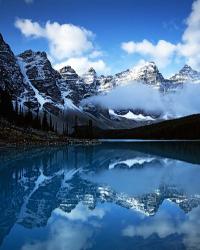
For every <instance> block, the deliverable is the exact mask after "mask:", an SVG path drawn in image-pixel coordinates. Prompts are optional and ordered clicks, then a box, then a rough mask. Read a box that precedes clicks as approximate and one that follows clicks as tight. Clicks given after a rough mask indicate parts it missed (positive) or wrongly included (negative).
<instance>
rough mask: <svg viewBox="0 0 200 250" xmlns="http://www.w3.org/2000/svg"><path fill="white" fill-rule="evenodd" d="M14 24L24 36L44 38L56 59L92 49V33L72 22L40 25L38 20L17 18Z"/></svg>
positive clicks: (78, 54) (80, 53) (77, 54)
mask: <svg viewBox="0 0 200 250" xmlns="http://www.w3.org/2000/svg"><path fill="white" fill-rule="evenodd" d="M15 26H16V27H17V28H18V29H19V30H20V31H21V32H22V34H24V35H25V36H26V37H35V38H40V37H41V38H46V39H47V40H48V42H49V50H50V54H51V56H53V57H54V58H55V59H57V60H63V59H66V58H69V57H73V56H80V55H82V54H84V53H85V52H87V51H89V50H92V49H93V43H92V38H93V36H94V34H93V33H92V32H91V31H90V30H87V29H85V28H83V27H79V26H75V25H73V24H59V23H57V22H53V23H51V22H50V21H48V22H46V24H45V26H44V27H42V26H41V25H40V24H39V23H38V22H32V20H30V19H17V20H16V22H15Z"/></svg>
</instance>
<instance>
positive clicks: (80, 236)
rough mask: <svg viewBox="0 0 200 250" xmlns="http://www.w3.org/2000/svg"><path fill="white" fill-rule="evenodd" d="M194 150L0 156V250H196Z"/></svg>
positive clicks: (199, 241)
mask: <svg viewBox="0 0 200 250" xmlns="http://www.w3.org/2000/svg"><path fill="white" fill-rule="evenodd" d="M199 152H200V144H199V143H198V142H194V143H189V142H187V143H177V142H173V143H172V142H171V143H169V142H168V143H158V142H155V143H130V142H126V143H125V142H124V143H123V142H118V143H112V142H107V143H102V144H100V145H95V146H64V147H49V148H45V147H37V148H32V149H31V148H29V149H27V148H20V149H18V150H17V149H10V150H8V149H7V150H1V152H0V189H1V193H0V249H1V250H2V249H4V250H10V249H15V250H18V249H20V250H40V249H41V250H45V249H48V250H53V249H57V250H62V249H68V250H81V249H119V250H121V249H123V250H126V249H200V233H199V232H200V182H199V180H200V166H199V164H200V156H199Z"/></svg>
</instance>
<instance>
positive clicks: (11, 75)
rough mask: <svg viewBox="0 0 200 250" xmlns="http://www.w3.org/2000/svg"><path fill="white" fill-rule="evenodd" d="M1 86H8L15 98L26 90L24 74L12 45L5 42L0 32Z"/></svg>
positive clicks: (3, 87)
mask: <svg viewBox="0 0 200 250" xmlns="http://www.w3.org/2000/svg"><path fill="white" fill-rule="evenodd" d="M0 87H1V88H2V89H5V88H7V89H8V90H9V91H10V93H11V94H12V96H13V98H17V97H18V96H20V95H21V94H22V93H23V92H24V91H25V87H24V82H23V75H22V73H21V70H20V67H19V65H18V63H17V59H16V58H15V56H14V54H13V52H12V50H11V49H10V46H9V45H8V44H6V43H5V41H4V39H3V37H2V35H1V34H0Z"/></svg>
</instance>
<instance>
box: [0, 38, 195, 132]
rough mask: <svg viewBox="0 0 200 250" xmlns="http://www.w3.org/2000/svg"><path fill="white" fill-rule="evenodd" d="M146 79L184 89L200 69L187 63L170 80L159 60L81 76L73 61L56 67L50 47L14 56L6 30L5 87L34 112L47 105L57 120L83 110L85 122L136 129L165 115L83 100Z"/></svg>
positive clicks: (1, 54)
mask: <svg viewBox="0 0 200 250" xmlns="http://www.w3.org/2000/svg"><path fill="white" fill-rule="evenodd" d="M131 81H140V82H142V83H143V84H146V85H149V86H151V87H153V88H156V89H158V90H159V91H161V92H162V93H166V92H167V93H168V92H171V91H178V89H179V88H180V87H181V86H183V85H184V84H186V83H187V82H193V83H200V72H197V71H195V70H193V69H192V68H191V67H190V66H188V65H185V66H184V67H183V68H182V69H181V70H180V71H179V72H178V73H177V74H175V75H174V76H172V77H171V78H170V79H165V78H164V77H163V75H162V74H161V73H160V72H159V70H158V68H157V66H156V64H155V63H154V62H148V63H146V64H145V65H143V66H141V67H135V68H133V69H132V70H130V69H128V70H126V71H123V72H120V73H118V74H115V75H113V76H112V75H110V76H103V75H101V76H98V75H97V73H96V71H95V69H93V68H90V69H89V70H88V71H87V72H86V73H85V74H83V75H82V76H79V75H78V74H77V73H76V72H75V70H74V69H73V68H72V67H71V66H67V65H66V66H65V67H63V68H62V69H60V70H59V71H56V70H55V69H54V68H53V67H52V65H51V63H50V61H49V59H48V57H47V54H46V53H45V52H34V51H32V50H27V51H25V52H23V53H21V54H19V55H14V53H13V52H12V50H11V48H10V46H9V45H8V44H7V43H6V42H5V41H4V39H3V36H2V35H0V88H2V89H5V88H6V89H7V90H8V91H9V92H10V94H11V95H12V98H13V100H17V101H18V103H19V105H21V106H23V107H24V108H26V107H29V108H31V109H32V111H38V110H40V111H43V110H46V111H47V112H48V113H51V114H52V115H53V116H54V119H59V120H60V121H65V120H66V117H70V116H71V115H72V116H74V115H77V116H78V117H79V119H80V121H81V122H82V123H84V122H86V121H88V120H89V119H92V120H93V122H94V124H95V125H96V126H98V127H101V128H107V129H108V128H109V129H112V128H131V127H136V126H140V125H146V124H150V123H153V122H155V121H159V120H161V119H162V118H161V117H159V114H148V113H146V112H145V110H134V109H132V110H130V109H129V110H120V109H119V110H108V109H106V108H103V107H99V106H98V105H94V104H92V103H89V104H85V105H84V104H82V103H83V102H82V101H83V100H84V99H86V98H88V97H91V96H96V95H99V94H106V93H108V92H109V91H111V90H112V89H114V88H115V87H116V86H123V85H126V84H128V83H129V82H131Z"/></svg>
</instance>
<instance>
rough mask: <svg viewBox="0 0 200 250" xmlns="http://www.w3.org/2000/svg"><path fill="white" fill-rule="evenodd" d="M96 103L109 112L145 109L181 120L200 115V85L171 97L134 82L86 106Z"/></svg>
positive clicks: (172, 94)
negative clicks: (192, 115)
mask: <svg viewBox="0 0 200 250" xmlns="http://www.w3.org/2000/svg"><path fill="white" fill-rule="evenodd" d="M87 103H92V104H94V105H100V106H102V107H104V108H108V109H141V110H144V111H146V112H150V113H153V112H156V113H158V112H159V113H160V114H162V116H163V117H166V118H167V117H181V116H186V115H190V114H196V113H200V84H192V83H186V84H184V85H183V87H179V88H178V89H176V91H173V92H169V93H167V94H163V93H161V92H160V91H159V90H158V89H155V88H153V87H151V86H148V85H145V84H142V83H140V82H131V83H130V84H128V85H125V86H118V87H116V88H114V89H113V90H111V91H109V92H108V93H106V94H105V93H104V94H101V95H98V96H93V97H90V98H87V99H86V100H84V102H83V104H87Z"/></svg>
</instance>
